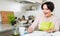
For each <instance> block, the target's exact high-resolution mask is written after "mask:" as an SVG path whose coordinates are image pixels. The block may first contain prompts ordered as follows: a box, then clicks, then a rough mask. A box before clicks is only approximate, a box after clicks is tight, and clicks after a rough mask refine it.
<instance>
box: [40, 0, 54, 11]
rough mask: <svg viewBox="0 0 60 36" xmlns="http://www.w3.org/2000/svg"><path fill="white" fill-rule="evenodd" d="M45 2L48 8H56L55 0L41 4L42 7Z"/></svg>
mask: <svg viewBox="0 0 60 36" xmlns="http://www.w3.org/2000/svg"><path fill="white" fill-rule="evenodd" d="M45 4H46V5H47V7H48V9H49V10H51V12H52V11H53V10H54V8H55V7H54V3H53V2H50V1H49V2H45V3H43V4H42V5H41V9H43V6H44V5H45Z"/></svg>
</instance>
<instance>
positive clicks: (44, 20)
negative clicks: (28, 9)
mask: <svg viewBox="0 0 60 36" xmlns="http://www.w3.org/2000/svg"><path fill="white" fill-rule="evenodd" d="M54 8H55V7H54V4H53V2H45V3H43V4H42V5H41V9H42V11H43V15H42V16H41V15H39V16H38V17H37V18H36V19H35V21H34V22H33V23H32V25H31V26H30V27H29V28H28V32H30V33H32V32H33V31H34V29H35V28H36V26H38V28H39V30H40V31H44V32H54V31H59V19H58V18H57V17H56V16H55V15H53V14H52V12H53V10H54Z"/></svg>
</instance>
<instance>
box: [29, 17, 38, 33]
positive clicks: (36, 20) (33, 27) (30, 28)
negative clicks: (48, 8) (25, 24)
mask: <svg viewBox="0 0 60 36" xmlns="http://www.w3.org/2000/svg"><path fill="white" fill-rule="evenodd" d="M38 23H39V17H37V18H36V19H35V21H34V22H33V23H32V25H31V26H30V27H29V28H28V32H30V33H31V32H33V31H34V29H35V28H36V26H37V25H38Z"/></svg>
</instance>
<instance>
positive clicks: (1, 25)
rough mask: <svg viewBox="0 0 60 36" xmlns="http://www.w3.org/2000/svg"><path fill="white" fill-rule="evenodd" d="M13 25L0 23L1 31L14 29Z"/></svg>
mask: <svg viewBox="0 0 60 36" xmlns="http://www.w3.org/2000/svg"><path fill="white" fill-rule="evenodd" d="M12 29H13V27H12V26H11V25H10V24H0V32H3V31H7V30H12Z"/></svg>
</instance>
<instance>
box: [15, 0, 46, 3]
mask: <svg viewBox="0 0 60 36" xmlns="http://www.w3.org/2000/svg"><path fill="white" fill-rule="evenodd" d="M15 1H17V2H21V1H29V2H33V3H36V2H38V3H43V2H45V1H46V0H15Z"/></svg>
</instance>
